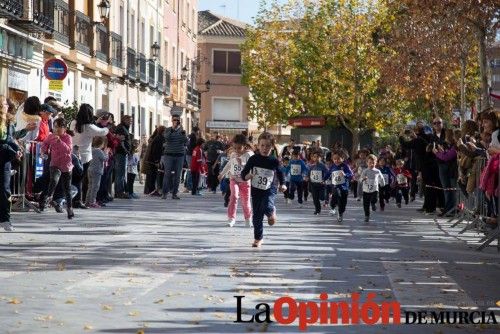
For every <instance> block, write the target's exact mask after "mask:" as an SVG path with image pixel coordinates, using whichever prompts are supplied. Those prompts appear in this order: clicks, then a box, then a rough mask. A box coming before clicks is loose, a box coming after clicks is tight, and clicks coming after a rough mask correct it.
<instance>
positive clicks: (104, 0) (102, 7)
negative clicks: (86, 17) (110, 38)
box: [92, 0, 111, 25]
mask: <svg viewBox="0 0 500 334" xmlns="http://www.w3.org/2000/svg"><path fill="white" fill-rule="evenodd" d="M97 9H98V10H99V17H100V18H101V21H94V22H92V24H93V25H98V24H104V21H106V20H107V19H108V18H109V11H110V10H111V5H110V4H109V1H108V0H101V2H100V3H99V4H98V5H97Z"/></svg>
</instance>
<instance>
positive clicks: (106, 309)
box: [102, 305, 113, 311]
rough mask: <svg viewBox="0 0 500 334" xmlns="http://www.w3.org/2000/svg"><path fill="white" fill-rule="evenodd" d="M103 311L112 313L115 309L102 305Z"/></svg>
mask: <svg viewBox="0 0 500 334" xmlns="http://www.w3.org/2000/svg"><path fill="white" fill-rule="evenodd" d="M102 310H103V311H111V310H113V308H112V307H111V306H109V305H102Z"/></svg>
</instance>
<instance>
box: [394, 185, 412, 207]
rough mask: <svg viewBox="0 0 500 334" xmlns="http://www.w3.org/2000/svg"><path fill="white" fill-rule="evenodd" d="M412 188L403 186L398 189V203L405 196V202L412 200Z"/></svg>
mask: <svg viewBox="0 0 500 334" xmlns="http://www.w3.org/2000/svg"><path fill="white" fill-rule="evenodd" d="M409 191H410V189H408V188H406V187H401V188H399V187H398V188H397V189H396V203H397V204H401V200H402V199H403V198H404V199H405V204H408V201H409V200H410V198H409V195H408V193H409Z"/></svg>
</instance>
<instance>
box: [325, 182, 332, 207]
mask: <svg viewBox="0 0 500 334" xmlns="http://www.w3.org/2000/svg"><path fill="white" fill-rule="evenodd" d="M332 193H333V185H331V184H327V185H326V186H325V201H326V202H325V204H328V203H329V201H328V200H329V199H330V196H331V195H332Z"/></svg>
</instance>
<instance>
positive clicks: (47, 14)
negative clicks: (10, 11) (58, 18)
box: [0, 0, 54, 34]
mask: <svg viewBox="0 0 500 334" xmlns="http://www.w3.org/2000/svg"><path fill="white" fill-rule="evenodd" d="M8 3H10V4H11V6H15V7H16V8H17V10H19V8H21V9H24V11H23V10H21V13H22V15H21V16H19V15H17V11H16V16H14V17H13V18H12V19H11V20H10V21H9V23H10V24H12V25H13V26H17V27H19V28H20V29H22V30H24V31H27V32H29V33H44V34H52V31H53V30H54V0H25V1H24V3H25V4H27V6H23V5H22V1H21V0H18V1H14V0H10V1H1V0H0V6H1V5H2V4H4V5H7V4H8ZM14 3H15V5H14ZM19 3H21V7H19ZM6 8H7V6H6ZM3 12H4V10H3V9H2V13H3Z"/></svg>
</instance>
